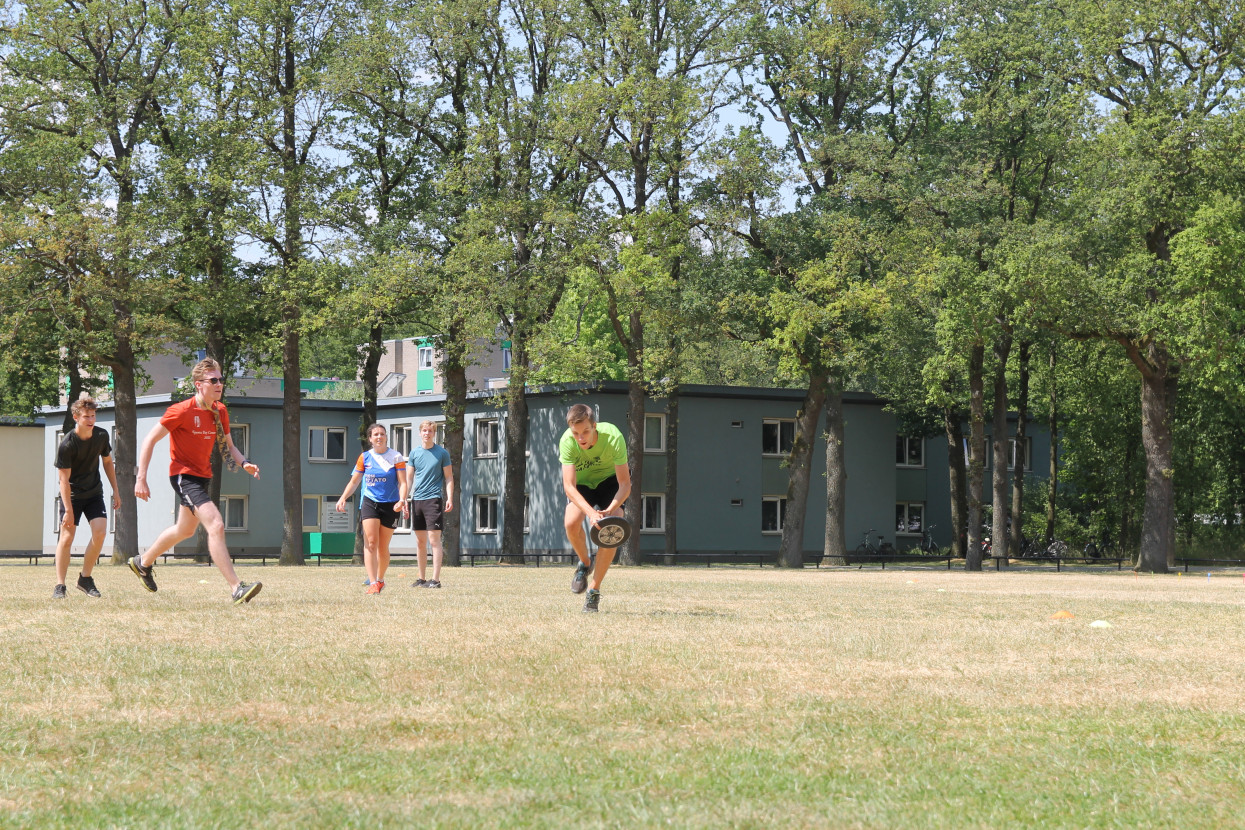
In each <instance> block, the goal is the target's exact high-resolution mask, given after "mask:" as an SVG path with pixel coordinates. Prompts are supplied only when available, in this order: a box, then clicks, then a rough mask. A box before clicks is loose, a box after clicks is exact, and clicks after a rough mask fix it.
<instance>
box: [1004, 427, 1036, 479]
mask: <svg viewBox="0 0 1245 830" xmlns="http://www.w3.org/2000/svg"><path fill="white" fill-rule="evenodd" d="M1016 445H1017V442H1016V436H1015V435H1009V436H1007V469H1008V470H1015V469H1016ZM1032 470H1033V436H1032V435H1026V436H1025V471H1026V472H1028V471H1032Z"/></svg>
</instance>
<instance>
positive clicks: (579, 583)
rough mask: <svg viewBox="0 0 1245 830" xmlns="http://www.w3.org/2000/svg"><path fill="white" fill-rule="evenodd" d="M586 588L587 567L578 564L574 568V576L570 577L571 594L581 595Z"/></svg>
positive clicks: (581, 563)
mask: <svg viewBox="0 0 1245 830" xmlns="http://www.w3.org/2000/svg"><path fill="white" fill-rule="evenodd" d="M587 587H588V566H587V565H585V564H584V563H583V562H580V563H579V564H578V565H577V566H576V567H575V575H574V576H573V577H571V593H572V594H582V593H583V592H584V590H585V589H587Z"/></svg>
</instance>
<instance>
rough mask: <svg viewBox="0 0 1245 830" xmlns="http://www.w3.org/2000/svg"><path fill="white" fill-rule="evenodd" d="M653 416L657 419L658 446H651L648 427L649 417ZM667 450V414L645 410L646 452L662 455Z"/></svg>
mask: <svg viewBox="0 0 1245 830" xmlns="http://www.w3.org/2000/svg"><path fill="white" fill-rule="evenodd" d="M650 418H653V419H655V420H656V421H657V446H655V447H650V446H649V445H648V438H649V434H650V430H649V428H648V422H649V419H650ZM665 451H666V414H665V413H664V412H645V413H644V452H646V453H648V454H650V455H660V454H662V453H664V452H665Z"/></svg>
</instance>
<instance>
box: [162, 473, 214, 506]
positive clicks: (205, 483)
mask: <svg viewBox="0 0 1245 830" xmlns="http://www.w3.org/2000/svg"><path fill="white" fill-rule="evenodd" d="M169 483H170V484H172V485H173V491H174V492H176V493H177V500H178V501H179V502H181V503H182V504H184V505H186V506H187V507H189V508H190V511H191V512H192V513H193V512H194V511H195V508H197V507H200V506H202V505H204V504H207V503H208V502H210V501H211V500H212V496H211V495H210V494H209V493H208V487H210V486H211V484H212V479H210V478H200V477H199V476H192V475H190V474H189V473H180V474H179V475H175V476H169Z"/></svg>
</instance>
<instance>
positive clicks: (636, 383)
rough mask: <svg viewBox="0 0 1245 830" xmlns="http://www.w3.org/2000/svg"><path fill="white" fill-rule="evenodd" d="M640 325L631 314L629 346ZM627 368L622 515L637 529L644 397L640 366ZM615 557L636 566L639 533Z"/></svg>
mask: <svg viewBox="0 0 1245 830" xmlns="http://www.w3.org/2000/svg"><path fill="white" fill-rule="evenodd" d="M640 325H642V324H641V323H640V315H639V313H638V312H636V313H633V314H632V315H631V337H632V343H639V342H641V341H640V338H641V337H642V336H643V334H642V331H640V330H638V327H639V326H640ZM628 362H630V358H628ZM629 368H630V369H631V371H632V376H631V380H630V381H629V382H628V383H627V461H628V465H629V466H630V468H631V495H629V496H627V506H626V509H625V510H624V513H625V515H626V517H627V521H629V522H631V527H632V528H633V529H636V530H638V529H639V527H640V520H641V518H642V517H643V513H644V498H643V494H642V492H641V491H642V490H643V489H644V414H645V413H644V399H645V397H646V395H645V394H644V383H643V382H642V381H641V380H640V378H641V375H640V374H639V373H640V372H642V371H643V367H642V366H640V365H635V366H631V367H629ZM618 555H619V557H620V561H621V562H622V564H624V565H639V564H640V534H639V533H632V534H631V538H630V539H628V540H627V541H626V542H625V543H624V544H623V546H622V547H621V548H620V549H619V551H618Z"/></svg>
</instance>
